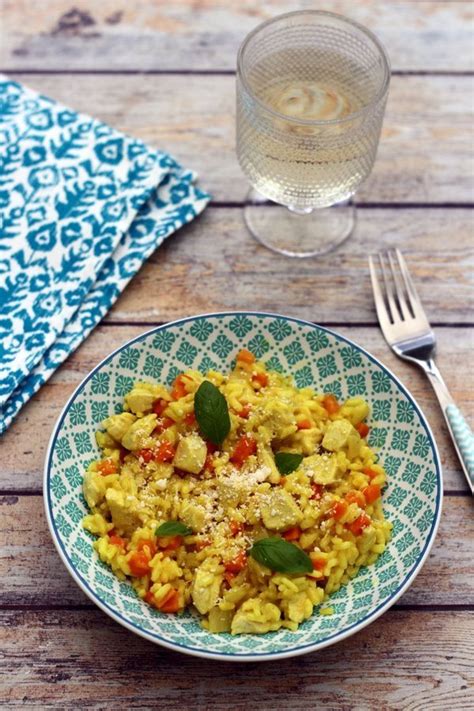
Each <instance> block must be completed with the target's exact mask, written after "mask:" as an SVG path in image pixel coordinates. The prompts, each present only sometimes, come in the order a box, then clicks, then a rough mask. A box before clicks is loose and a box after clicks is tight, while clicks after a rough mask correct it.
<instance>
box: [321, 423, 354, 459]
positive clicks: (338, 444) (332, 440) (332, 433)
mask: <svg viewBox="0 0 474 711" xmlns="http://www.w3.org/2000/svg"><path fill="white" fill-rule="evenodd" d="M354 431H355V430H354V427H353V426H352V425H351V423H350V422H348V421H347V420H334V421H333V422H330V423H329V425H328V428H327V430H326V434H325V435H324V437H323V447H324V449H327V450H329V451H330V452H338V451H339V450H340V449H342V448H343V447H345V446H346V445H347V443H348V439H349V436H350V435H351V434H352V433H353V432H354ZM356 434H357V433H356Z"/></svg>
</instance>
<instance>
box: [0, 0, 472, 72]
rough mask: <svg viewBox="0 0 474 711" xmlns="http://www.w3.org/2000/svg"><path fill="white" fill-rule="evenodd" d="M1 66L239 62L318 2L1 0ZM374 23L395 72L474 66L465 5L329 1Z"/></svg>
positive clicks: (219, 65)
mask: <svg viewBox="0 0 474 711" xmlns="http://www.w3.org/2000/svg"><path fill="white" fill-rule="evenodd" d="M2 6H3V23H2V27H3V35H4V36H3V37H2V40H3V41H2V42H0V47H1V48H2V49H1V50H0V66H2V67H4V68H6V69H8V70H12V69H22V68H35V69H43V70H56V69H93V70H98V69H99V70H100V69H107V70H110V69H136V70H142V71H147V70H148V71H149V70H157V69H158V70H166V69H181V70H190V69H191V70H192V69H194V70H195V69H206V70H216V69H233V68H234V67H235V60H236V54H237V49H238V47H239V44H240V43H241V42H242V40H243V38H244V37H245V35H246V34H247V33H248V32H249V31H250V30H252V29H253V28H254V27H256V25H257V24H259V23H260V22H262V21H263V20H266V19H269V18H271V17H274V16H275V15H278V14H280V13H283V12H288V11H291V10H295V9H299V8H304V7H310V8H312V7H314V5H313V4H311V3H307V2H303V3H296V4H295V3H292V2H290V1H289V0H263V1H262V2H259V3H255V2H253V1H252V0H240V1H239V2H235V1H232V2H222V1H221V0H180V2H172V3H167V2H163V0H158V2H149V1H147V0H135V2H133V3H127V2H126V0H102V2H100V3H97V2H94V0H82V1H81V3H80V4H79V5H78V6H75V5H74V3H71V2H68V0H46V1H44V0H43V2H41V3H36V2H34V1H33V0H2ZM326 8H328V9H330V10H331V11H333V12H337V13H340V14H344V15H348V16H349V17H351V18H352V19H354V20H357V21H359V22H361V23H362V24H364V25H366V26H368V27H370V29H371V30H372V31H373V32H375V33H376V34H377V35H378V36H379V38H380V39H381V40H382V41H383V42H384V44H385V46H386V47H387V50H388V52H389V55H390V57H391V61H392V66H393V68H394V69H395V70H407V69H408V70H442V71H446V70H469V69H470V68H472V52H471V36H470V24H469V20H470V18H471V17H472V6H470V3H469V2H449V3H448V2H442V1H438V2H409V1H404V2H396V3H393V2H390V0H383V1H375V0H363V1H362V2H361V1H359V2H357V3H354V2H352V1H351V0H333V1H332V2H331V3H327V4H326V5H325V9H326Z"/></svg>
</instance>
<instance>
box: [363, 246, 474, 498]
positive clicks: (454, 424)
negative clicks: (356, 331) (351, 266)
mask: <svg viewBox="0 0 474 711" xmlns="http://www.w3.org/2000/svg"><path fill="white" fill-rule="evenodd" d="M378 257H379V265H380V271H381V274H382V280H379V278H378V276H377V270H376V267H375V263H374V259H373V258H372V257H369V266H370V277H371V280H372V289H373V292H374V300H375V308H376V310H377V316H378V319H379V323H380V328H381V329H382V333H383V335H384V337H385V340H386V341H387V343H388V345H389V346H390V347H391V348H392V350H393V351H394V352H395V353H396V354H397V356H399V357H400V358H403V359H404V360H409V361H411V362H412V363H416V365H418V366H419V367H420V368H421V369H422V370H423V371H424V372H425V373H426V375H427V376H428V380H429V381H430V383H431V385H432V387H433V390H434V391H435V393H436V396H437V398H438V400H439V404H440V405H441V409H442V411H443V414H444V417H445V420H446V424H447V426H448V430H449V432H450V434H451V437H452V440H453V443H454V446H455V448H456V452H457V454H458V457H459V461H460V462H461V465H462V468H463V470H464V474H465V475H466V479H467V483H468V484H469V487H470V489H471V493H472V494H474V435H473V434H472V431H471V429H470V427H469V425H468V424H467V422H466V420H465V419H464V417H463V416H462V414H461V412H460V410H459V409H458V407H457V406H456V405H455V403H454V400H453V398H452V397H451V395H450V394H449V390H448V388H447V387H446V384H445V382H444V380H443V378H442V376H441V373H440V372H439V370H438V368H437V366H436V363H435V362H434V360H433V357H434V354H435V349H436V338H435V334H434V333H433V331H432V329H431V326H430V324H429V321H428V319H427V317H426V314H425V312H424V309H423V306H422V304H421V301H420V297H419V296H418V294H417V291H416V289H415V286H414V284H413V281H412V279H411V276H410V273H409V271H408V267H407V265H406V262H405V259H404V258H403V256H402V254H401V252H400V251H399V250H398V249H392V250H388V251H387V252H385V253H383V252H380V253H379V255H378Z"/></svg>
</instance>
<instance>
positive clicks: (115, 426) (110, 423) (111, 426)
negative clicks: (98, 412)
mask: <svg viewBox="0 0 474 711" xmlns="http://www.w3.org/2000/svg"><path fill="white" fill-rule="evenodd" d="M136 419H137V418H136V417H135V415H132V413H131V412H121V413H120V414H119V415H111V416H110V417H107V419H106V420H104V421H103V423H102V426H103V427H105V429H106V430H107V433H108V434H109V435H110V436H111V437H113V438H114V439H115V440H116V441H117V442H120V441H121V439H122V437H124V435H125V433H126V432H127V430H128V429H129V428H130V427H131V426H132V425H133V423H134V422H135V420H136Z"/></svg>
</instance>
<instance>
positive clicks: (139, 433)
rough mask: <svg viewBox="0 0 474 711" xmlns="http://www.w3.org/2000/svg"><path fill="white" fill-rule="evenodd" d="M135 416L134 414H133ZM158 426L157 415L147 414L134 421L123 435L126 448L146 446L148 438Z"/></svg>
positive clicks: (135, 448) (134, 448)
mask: <svg viewBox="0 0 474 711" xmlns="http://www.w3.org/2000/svg"><path fill="white" fill-rule="evenodd" d="M133 417H134V415H133ZM155 427H156V415H155V414H153V415H145V417H141V418H140V419H139V420H137V421H136V422H134V423H133V425H132V426H131V427H129V429H128V430H127V431H126V433H125V435H124V436H123V437H122V444H123V446H124V447H125V449H131V450H137V449H142V448H143V447H145V446H146V444H147V442H146V440H147V438H148V437H149V436H150V435H151V433H152V432H153V430H154V429H155Z"/></svg>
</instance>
